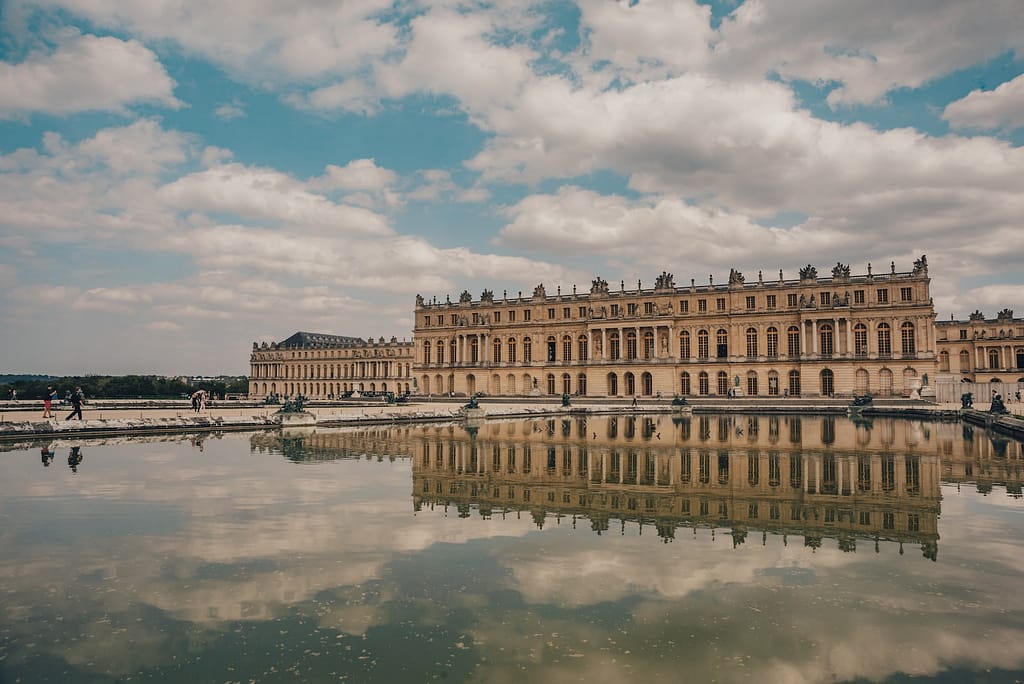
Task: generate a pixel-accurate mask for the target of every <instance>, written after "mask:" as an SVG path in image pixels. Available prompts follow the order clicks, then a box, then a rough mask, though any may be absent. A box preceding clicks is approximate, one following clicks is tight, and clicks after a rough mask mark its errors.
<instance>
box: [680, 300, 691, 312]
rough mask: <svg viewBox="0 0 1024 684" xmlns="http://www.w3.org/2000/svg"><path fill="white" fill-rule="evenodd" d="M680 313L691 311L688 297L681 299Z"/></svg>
mask: <svg viewBox="0 0 1024 684" xmlns="http://www.w3.org/2000/svg"><path fill="white" fill-rule="evenodd" d="M679 313H690V301H689V300H688V299H680V300H679Z"/></svg>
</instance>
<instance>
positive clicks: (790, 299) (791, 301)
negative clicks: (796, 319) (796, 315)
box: [786, 294, 796, 306]
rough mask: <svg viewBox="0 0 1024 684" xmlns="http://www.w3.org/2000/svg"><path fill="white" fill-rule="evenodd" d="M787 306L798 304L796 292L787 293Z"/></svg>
mask: <svg viewBox="0 0 1024 684" xmlns="http://www.w3.org/2000/svg"><path fill="white" fill-rule="evenodd" d="M786 306H796V294H788V295H786Z"/></svg>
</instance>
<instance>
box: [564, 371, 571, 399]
mask: <svg viewBox="0 0 1024 684" xmlns="http://www.w3.org/2000/svg"><path fill="white" fill-rule="evenodd" d="M562 394H572V379H571V378H570V377H569V374H568V373H562Z"/></svg>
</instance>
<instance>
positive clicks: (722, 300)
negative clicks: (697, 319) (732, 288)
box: [715, 297, 725, 311]
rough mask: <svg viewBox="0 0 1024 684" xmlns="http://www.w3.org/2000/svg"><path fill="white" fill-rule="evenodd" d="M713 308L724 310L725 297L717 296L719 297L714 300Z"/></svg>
mask: <svg viewBox="0 0 1024 684" xmlns="http://www.w3.org/2000/svg"><path fill="white" fill-rule="evenodd" d="M715 308H716V309H717V310H718V311H725V297H719V298H718V299H717V300H716V301H715Z"/></svg>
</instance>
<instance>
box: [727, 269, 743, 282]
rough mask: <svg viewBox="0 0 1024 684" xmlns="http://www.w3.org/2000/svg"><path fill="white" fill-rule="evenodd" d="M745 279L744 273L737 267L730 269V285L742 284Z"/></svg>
mask: <svg viewBox="0 0 1024 684" xmlns="http://www.w3.org/2000/svg"><path fill="white" fill-rule="evenodd" d="M743 281H744V278H743V274H742V273H740V272H739V271H737V270H736V269H735V268H730V269H729V284H730V285H742V284H743Z"/></svg>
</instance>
